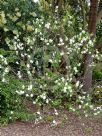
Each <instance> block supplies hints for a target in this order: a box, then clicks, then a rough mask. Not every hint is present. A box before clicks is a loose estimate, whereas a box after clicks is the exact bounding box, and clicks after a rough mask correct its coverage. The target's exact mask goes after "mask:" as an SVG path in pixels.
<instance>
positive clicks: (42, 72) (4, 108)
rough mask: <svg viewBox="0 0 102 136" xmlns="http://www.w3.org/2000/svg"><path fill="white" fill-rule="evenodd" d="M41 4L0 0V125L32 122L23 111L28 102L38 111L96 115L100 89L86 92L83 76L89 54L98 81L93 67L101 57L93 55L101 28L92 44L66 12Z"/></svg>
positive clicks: (97, 76) (99, 74) (97, 75)
mask: <svg viewBox="0 0 102 136" xmlns="http://www.w3.org/2000/svg"><path fill="white" fill-rule="evenodd" d="M41 4H42V6H41V5H39V4H37V3H34V2H33V1H31V0H25V1H24V0H20V1H19V2H18V1H17V0H6V1H5V2H4V1H0V101H1V105H0V113H1V121H2V122H3V121H9V120H12V121H13V120H16V119H21V118H25V119H26V118H27V117H28V118H30V117H31V116H32V115H31V116H30V115H29V113H27V111H26V109H25V107H24V102H25V100H27V99H28V100H30V101H32V103H33V104H36V105H39V106H40V107H41V108H42V107H44V106H45V105H49V106H51V107H53V108H59V107H62V106H63V107H67V108H68V110H72V111H79V110H83V111H84V113H85V115H86V116H87V115H88V111H92V112H93V111H94V112H93V113H94V115H97V114H99V113H100V112H101V110H102V109H101V104H102V101H101V96H102V92H101V91H100V90H101V89H102V87H101V84H100V83H99V84H98V85H97V84H96V85H95V86H94V85H93V88H92V90H94V91H93V93H92V94H89V93H86V92H84V91H83V90H82V87H83V81H82V76H83V55H84V54H85V53H87V52H90V54H91V53H92V54H93V59H94V61H93V67H94V65H95V67H94V71H93V79H94V80H93V83H94V84H95V82H97V81H98V80H100V81H101V80H102V70H101V68H99V67H98V64H97V62H98V63H99V61H98V60H100V58H101V57H102V56H101V54H100V52H99V51H100V50H99V51H98V50H96V51H94V50H93V46H94V44H95V43H96V42H97V41H98V36H100V35H99V34H98V33H99V31H100V29H101V25H100V27H98V28H97V35H98V36H97V39H96V40H94V41H93V40H92V39H91V36H90V35H89V33H88V32H87V25H86V29H85V30H83V28H82V27H83V26H82V23H83V22H82V20H81V19H80V20H79V22H77V21H78V20H77V19H78V18H77V16H76V14H73V10H71V9H70V7H67V10H65V9H64V10H62V11H60V10H59V9H58V7H55V9H54V10H52V7H51V5H49V4H48V3H46V2H45V4H44V3H43V2H42V3H41ZM78 14H79V11H78ZM76 20H77V21H76ZM99 28H100V29H99ZM84 42H85V45H84V46H83V44H84ZM99 65H100V64H99ZM96 101H97V102H96ZM95 102H96V103H95ZM97 103H98V104H99V105H98V106H97V105H96V104H97ZM22 114H23V115H22ZM34 117H35V116H34Z"/></svg>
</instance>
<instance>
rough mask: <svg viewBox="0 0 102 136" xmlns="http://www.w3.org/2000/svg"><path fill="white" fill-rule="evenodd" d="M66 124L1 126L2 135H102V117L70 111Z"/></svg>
mask: <svg viewBox="0 0 102 136" xmlns="http://www.w3.org/2000/svg"><path fill="white" fill-rule="evenodd" d="M67 116H68V120H67V121H66V123H65V124H63V125H62V124H60V123H59V124H58V125H57V126H56V127H51V125H50V124H49V123H45V122H42V123H39V124H35V123H34V121H28V122H22V121H21V122H20V121H17V122H15V123H11V124H9V125H7V126H4V127H1V128H0V136H102V118H90V119H89V118H85V117H80V116H78V115H75V114H73V113H68V115H67Z"/></svg>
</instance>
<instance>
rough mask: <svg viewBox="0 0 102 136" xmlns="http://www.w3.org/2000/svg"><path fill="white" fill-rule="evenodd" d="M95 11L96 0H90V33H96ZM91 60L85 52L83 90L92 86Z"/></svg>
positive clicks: (96, 8)
mask: <svg viewBox="0 0 102 136" xmlns="http://www.w3.org/2000/svg"><path fill="white" fill-rule="evenodd" d="M97 12H98V0H91V6H90V16H89V23H88V31H89V33H90V34H93V35H95V33H96V22H97ZM92 62H93V59H92V55H91V54H86V60H85V67H84V81H83V83H84V86H83V89H84V91H86V92H87V91H90V89H91V87H92V67H91V64H92Z"/></svg>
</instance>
